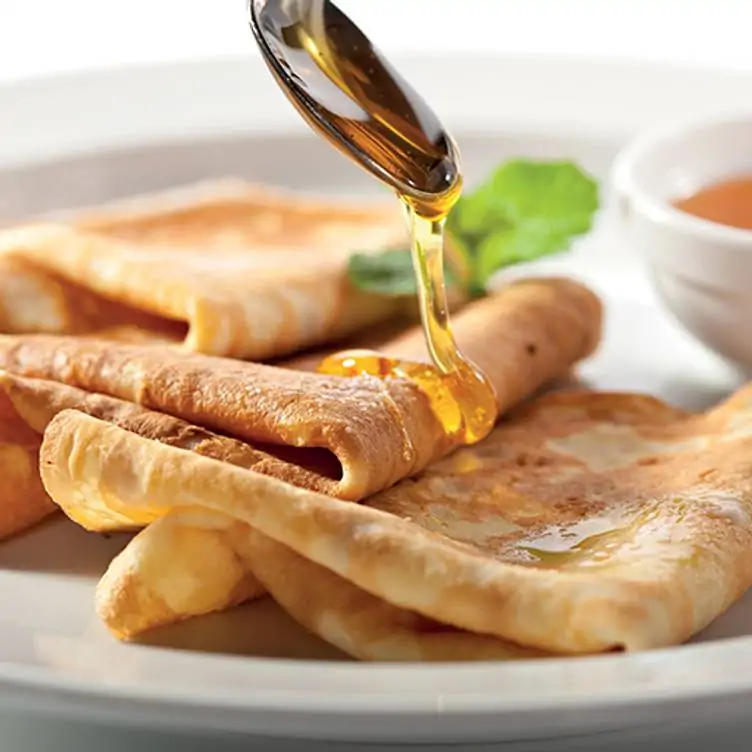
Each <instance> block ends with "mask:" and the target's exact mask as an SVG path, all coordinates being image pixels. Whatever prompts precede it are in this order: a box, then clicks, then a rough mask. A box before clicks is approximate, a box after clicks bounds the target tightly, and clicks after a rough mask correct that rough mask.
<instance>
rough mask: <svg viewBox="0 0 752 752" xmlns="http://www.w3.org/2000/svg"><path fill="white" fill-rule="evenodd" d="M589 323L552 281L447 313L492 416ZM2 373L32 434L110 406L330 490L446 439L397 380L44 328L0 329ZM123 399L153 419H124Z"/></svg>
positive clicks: (590, 308) (355, 487) (587, 336)
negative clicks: (10, 332)
mask: <svg viewBox="0 0 752 752" xmlns="http://www.w3.org/2000/svg"><path fill="white" fill-rule="evenodd" d="M600 327H601V321H600V303H599V301H598V298H597V297H596V296H595V295H594V294H593V293H592V292H591V291H590V290H588V289H587V288H585V287H583V286H581V285H579V284H577V283H575V282H571V281H568V280H563V279H552V280H536V281H530V282H525V283H519V284H516V285H513V286H510V287H509V288H507V289H505V290H504V291H502V292H500V293H499V294H497V295H494V296H492V297H489V298H487V299H484V300H482V301H479V302H478V303H476V304H473V305H471V306H468V307H467V308H466V309H465V310H463V311H462V312H461V313H460V314H458V315H457V316H456V317H455V328H456V334H457V338H458V341H459V342H460V344H461V345H462V346H463V348H465V349H466V350H467V351H468V352H469V353H472V354H474V355H475V356H476V360H477V362H478V364H479V365H480V366H481V367H482V368H484V369H485V370H486V372H487V373H488V374H489V376H490V378H491V380H492V381H493V382H494V385H495V387H496V389H497V392H498V395H499V404H498V408H499V411H500V412H503V411H505V410H507V409H508V408H509V407H510V406H511V405H513V404H515V403H516V402H518V401H519V400H521V399H523V398H524V397H526V396H528V395H530V394H532V393H533V392H534V391H535V390H536V389H538V388H540V387H541V386H543V385H544V384H546V383H548V382H550V381H551V380H553V379H556V378H557V377H560V376H563V375H565V374H566V373H567V372H568V371H569V370H570V369H571V368H572V366H573V365H574V364H575V363H577V362H578V361H579V360H581V359H582V358H584V357H586V356H587V355H589V354H590V353H591V352H592V350H593V348H594V347H596V346H597V343H598V341H599V337H600ZM418 343H420V347H423V345H422V340H421V335H420V333H419V332H418V333H415V334H412V335H410V336H409V337H407V338H406V339H405V340H401V341H400V342H398V343H397V345H396V348H395V349H396V350H398V351H399V352H400V354H402V353H404V352H407V348H408V346H409V347H410V348H412V350H411V352H414V353H415V354H416V355H417V356H419V354H420V353H419V350H420V347H419V346H418ZM531 348H532V350H533V352H531ZM385 350H386V352H387V353H389V352H390V348H389V347H388V346H386V347H385ZM0 369H3V370H4V371H5V373H6V378H5V383H6V390H7V393H8V394H9V395H10V396H11V397H12V399H13V400H14V402H15V405H16V409H17V411H18V412H19V413H20V414H22V415H27V416H29V418H28V420H29V423H30V424H33V425H34V426H35V427H36V428H37V430H40V431H42V430H44V426H45V425H46V422H47V421H48V420H49V418H50V417H51V416H52V415H53V414H54V413H55V412H57V411H58V409H59V408H60V407H62V406H63V405H65V406H67V407H77V408H78V409H81V410H84V411H86V412H89V413H91V414H92V415H95V416H96V417H101V418H104V419H110V418H108V414H106V413H107V412H108V411H109V415H110V416H112V417H113V418H114V419H115V422H117V421H118V419H120V418H121V417H122V416H124V415H126V416H128V420H129V421H130V422H129V423H128V424H127V425H124V427H125V428H127V429H128V430H135V431H136V432H137V433H141V434H142V435H145V436H147V437H148V438H158V437H159V436H161V438H162V439H163V440H166V441H167V443H171V442H172V443H174V442H175V441H177V442H178V445H181V446H183V448H192V447H193V446H198V445H202V446H209V445H211V446H212V447H215V450H212V451H214V452H215V455H217V456H218V458H220V459H223V458H225V456H233V455H237V457H236V458H235V459H234V460H231V461H234V462H235V463H236V464H240V465H244V466H246V467H251V466H252V467H253V469H254V470H256V471H259V472H264V473H266V474H269V475H273V476H275V477H278V478H280V479H282V480H285V481H288V482H290V483H292V484H294V485H297V486H300V487H305V488H310V489H312V490H315V491H318V492H320V493H325V494H328V495H331V496H336V497H338V498H342V499H349V500H360V499H363V498H365V497H366V496H368V495H370V494H372V493H375V492H376V491H379V490H381V489H384V488H387V487H388V486H390V485H392V484H394V483H396V482H397V481H398V480H400V479H401V478H404V477H407V476H410V475H413V474H415V473H416V472H419V471H420V470H421V469H423V468H425V467H426V466H427V465H428V464H429V463H430V462H432V461H434V460H435V459H436V458H438V457H440V456H443V455H445V454H446V453H447V452H449V451H450V450H451V449H452V448H453V447H452V444H451V441H452V439H449V438H448V437H447V436H446V435H445V433H444V431H443V430H442V429H441V426H440V425H439V423H438V421H437V420H436V418H435V416H434V414H433V412H432V410H431V407H430V404H429V401H428V399H427V398H426V397H425V395H424V394H423V393H422V392H421V391H420V390H419V389H418V388H417V387H416V386H415V385H414V384H413V383H412V382H410V381H407V380H405V379H401V378H390V379H386V380H381V379H378V378H375V377H371V376H361V377H354V378H340V377H334V376H325V375H322V374H317V373H310V372H299V371H294V370H291V369H286V368H280V367H274V366H267V365H260V364H253V363H245V362H240V361H235V360H230V359H224V358H216V357H210V356H203V355H191V354H184V353H178V352H175V351H171V350H167V349H165V348H162V347H156V346H137V345H128V344H120V343H113V342H105V341H100V340H86V339H83V338H68V337H55V336H47V335H37V336H28V337H12V336H4V337H0ZM13 375H15V376H19V377H24V378H27V379H34V380H35V383H34V388H33V389H32V388H31V385H29V384H28V383H27V384H26V386H25V387H24V388H22V386H23V385H21V384H20V383H19V382H18V380H16V381H15V382H13V380H12V379H10V376H13ZM58 384H60V385H64V386H66V387H70V388H73V389H74V390H78V391H77V392H72V391H70V389H69V390H67V391H61V390H60V389H57V387H55V386H53V385H58ZM82 393H93V394H97V395H99V396H98V397H86V398H85V399H84V398H81V394H82ZM61 395H63V396H61ZM105 397H108V398H115V399H116V400H120V401H121V402H123V403H130V405H131V407H127V406H123V405H120V404H116V403H112V401H111V400H110V401H107V400H106V399H105ZM77 400H78V404H77V402H76V401H77ZM133 405H138V406H140V407H141V408H146V409H147V410H149V411H151V412H152V417H147V418H145V417H143V416H142V415H141V413H138V414H137V415H136V416H135V417H134V413H133V408H132V406H133ZM41 406H45V407H44V410H43V409H42V407H41ZM45 411H46V412H45ZM35 413H36V414H35ZM41 413H45V414H44V416H43V415H41ZM32 414H35V415H33V417H32ZM156 414H159V415H161V416H162V417H159V418H157V417H154V416H156ZM165 416H169V417H170V418H171V419H177V420H178V422H175V420H172V421H170V420H169V419H168V418H167V417H165ZM134 421H141V424H139V425H140V427H137V428H134V425H135V423H134ZM180 421H183V423H180ZM186 424H189V425H190V426H193V428H190V429H189V428H187V427H186ZM191 431H193V432H194V433H191ZM186 432H187V433H186ZM157 434H159V436H157ZM176 436H177V437H179V438H174V437H176ZM171 437H172V438H171ZM202 442H203V443H202ZM220 446H221V447H222V448H221V450H220V449H216V447H220ZM207 451H208V450H207ZM219 455H222V456H219ZM238 457H242V459H238Z"/></svg>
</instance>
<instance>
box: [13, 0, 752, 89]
mask: <svg viewBox="0 0 752 752" xmlns="http://www.w3.org/2000/svg"><path fill="white" fill-rule="evenodd" d="M340 5H341V7H342V8H343V9H345V10H346V11H347V12H348V13H350V15H352V16H353V18H354V19H355V20H357V21H358V22H360V23H361V24H362V25H363V27H364V28H365V29H367V30H368V32H369V34H371V35H372V37H373V38H374V39H376V40H377V41H378V43H379V46H380V47H382V49H384V51H389V50H395V51H396V50H398V51H406V50H415V51H431V52H436V51H437V50H445V51H446V52H447V54H451V53H453V52H457V51H476V52H488V51H495V52H501V53H505V52H506V53H509V52H524V53H547V54H548V53H565V54H572V55H607V56H611V57H627V58H640V59H649V60H664V61H665V60H670V61H675V62H678V63H691V64H704V65H714V66H724V67H734V68H746V69H752V44H750V33H751V31H752V0H341V2H340ZM243 53H248V54H255V50H254V49H253V45H252V41H251V37H250V32H249V31H248V29H247V27H246V24H245V0H0V78H6V79H7V78H23V77H28V76H37V75H46V74H49V73H52V72H58V71H70V70H76V69H81V68H88V67H94V66H97V67H99V66H112V65H119V64H123V63H133V62H154V61H161V60H166V59H185V58H190V57H195V56H216V55H228V54H243Z"/></svg>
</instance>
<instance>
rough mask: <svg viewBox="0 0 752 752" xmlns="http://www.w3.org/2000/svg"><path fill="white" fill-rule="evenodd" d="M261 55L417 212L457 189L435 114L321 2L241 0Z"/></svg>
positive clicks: (314, 122)
mask: <svg viewBox="0 0 752 752" xmlns="http://www.w3.org/2000/svg"><path fill="white" fill-rule="evenodd" d="M248 3H249V16H250V26H251V29H252V31H253V35H254V37H255V39H256V42H257V44H258V46H259V48H260V50H261V53H262V56H263V59H264V61H265V62H266V64H267V66H268V67H269V69H270V71H271V72H272V74H273V76H274V78H275V79H276V81H277V83H278V84H279V86H280V87H281V88H282V90H283V91H284V93H285V94H286V95H287V97H288V98H289V99H290V101H291V102H292V103H293V105H294V106H295V107H296V109H297V110H298V112H299V113H300V114H301V115H302V116H303V118H304V120H305V121H306V122H307V123H308V124H309V125H310V126H311V127H312V128H313V130H314V131H316V132H318V133H319V135H322V136H324V137H325V138H326V139H327V140H328V141H329V142H330V143H332V144H333V145H334V146H335V147H336V148H338V149H339V150H340V151H341V152H343V153H344V154H346V155H347V156H349V157H350V158H351V159H353V160H354V161H355V162H356V163H357V164H358V165H360V166H361V167H363V168H364V169H365V170H367V171H368V172H370V173H371V174H372V175H373V176H375V177H376V178H377V179H379V180H380V181H381V182H383V183H385V184H386V185H388V186H390V187H391V188H393V189H394V190H396V191H397V193H399V194H400V196H401V197H402V198H403V199H407V200H408V201H410V202H411V203H412V204H413V205H415V206H417V207H424V208H426V213H428V214H429V215H430V214H431V213H433V215H434V216H436V217H438V216H440V215H441V214H442V213H443V212H444V211H445V210H446V208H448V207H449V206H451V204H453V203H454V200H455V199H456V197H457V196H458V195H459V191H460V189H461V183H462V179H461V170H460V160H459V151H458V149H457V147H456V145H455V143H454V140H453V139H452V138H451V136H450V135H449V134H448V133H447V131H446V129H445V128H444V127H443V126H442V124H441V122H440V120H439V118H438V116H437V115H436V114H435V113H434V112H433V110H432V109H431V108H430V107H429V106H428V105H427V104H426V102H425V101H424V100H423V99H422V98H421V97H420V95H419V94H418V93H417V92H416V91H415V90H414V89H413V88H412V87H411V86H410V84H408V83H407V81H405V80H404V79H403V78H402V77H401V76H400V75H399V73H397V71H396V70H395V69H394V68H393V67H392V65H390V63H389V62H388V61H387V60H386V59H385V58H384V56H383V55H382V54H381V53H380V52H379V51H378V50H377V49H376V47H374V46H373V44H372V43H371V42H370V41H369V39H368V38H367V37H366V36H365V35H364V34H363V32H362V31H360V29H359V28H358V27H357V26H356V25H355V24H354V23H353V22H352V21H351V20H350V19H349V18H348V17H347V16H346V15H345V14H344V13H343V12H342V11H341V10H339V8H337V6H336V5H335V4H334V3H332V2H330V0H248Z"/></svg>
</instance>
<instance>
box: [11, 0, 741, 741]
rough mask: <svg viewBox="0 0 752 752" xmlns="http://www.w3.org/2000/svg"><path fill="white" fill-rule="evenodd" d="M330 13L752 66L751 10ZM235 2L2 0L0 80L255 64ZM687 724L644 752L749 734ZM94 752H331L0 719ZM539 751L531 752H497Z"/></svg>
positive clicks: (400, 26)
mask: <svg viewBox="0 0 752 752" xmlns="http://www.w3.org/2000/svg"><path fill="white" fill-rule="evenodd" d="M340 5H341V6H342V7H343V8H345V9H346V10H347V11H348V12H349V13H350V14H351V15H352V16H353V18H355V19H356V20H357V21H358V22H360V23H361V24H362V26H363V27H364V28H365V29H367V30H368V31H369V32H370V34H371V35H372V37H373V38H374V39H376V40H378V43H379V46H380V47H381V48H382V49H384V50H385V51H387V52H388V51H395V52H403V53H404V52H410V51H415V52H424V51H431V52H435V51H436V50H437V49H440V50H444V51H445V52H446V54H447V55H451V54H462V53H466V52H468V51H470V52H478V53H483V52H489V51H492V52H499V53H525V54H530V53H532V54H570V55H581V56H607V57H617V58H632V59H642V60H645V59H648V60H656V61H670V62H675V63H680V64H691V65H704V66H714V67H725V68H735V69H746V70H752V45H750V44H749V33H750V29H751V28H752V0H629V2H622V1H621V0H608V1H606V0H379V2H374V0H342V1H341V2H340ZM243 6H244V0H125V1H123V0H118V2H116V1H115V0H65V2H61V1H60V0H0V84H2V83H3V82H4V81H13V80H23V79H25V78H30V77H38V76H48V75H54V74H57V73H62V72H74V71H76V70H82V69H87V68H92V67H110V66H119V65H124V64H134V63H135V64H138V63H144V62H158V61H169V60H180V59H190V58H195V57H207V56H209V57H212V56H217V55H227V54H239V53H240V54H243V53H248V54H255V50H254V49H253V46H252V43H251V38H250V32H249V31H248V29H247V27H246V25H245V12H244V7H243ZM429 8H430V10H431V16H430V18H426V17H425V16H426V11H427V9H429ZM460 11H461V12H462V14H463V16H462V17H460V16H459V13H460ZM419 23H420V24H422V25H421V26H419ZM698 724H701V725H702V726H703V727H702V728H691V729H687V728H684V729H675V728H674V729H665V730H664V731H663V732H662V735H661V739H660V740H659V739H653V740H651V743H650V745H649V748H651V749H652V748H653V745H655V748H661V747H663V746H669V747H672V748H673V747H676V748H682V749H683V750H684V751H685V752H694V751H695V750H698V751H699V750H706V749H711V745H715V746H717V747H718V748H720V749H724V750H727V751H728V752H731V751H732V750H737V749H739V750H742V749H746V748H748V743H747V741H745V739H746V740H748V739H749V737H750V731H752V726H748V727H743V726H739V725H738V724H736V725H734V724H728V723H725V724H722V723H721V719H719V720H718V723H716V724H713V725H712V726H711V725H707V724H706V723H705V722H704V720H703V719H699V720H698ZM638 741H639V738H630V739H626V738H621V739H616V738H611V739H609V740H608V742H606V740H605V739H603V738H601V739H600V740H596V741H594V742H587V743H583V742H581V741H574V740H572V741H566V740H563V741H561V742H560V743H559V744H558V745H557V746H556V748H557V749H561V750H583V751H586V750H590V749H592V750H596V749H608V750H611V751H612V752H620V751H621V750H627V749H633V748H634V745H635V744H636V743H637V742H638ZM643 741H646V740H645V739H643ZM104 744H107V746H108V747H109V748H110V749H111V750H113V752H121V751H123V752H124V751H125V750H132V749H134V748H136V747H140V748H141V749H143V750H145V751H147V750H164V751H166V752H169V751H170V750H176V751H177V750H180V751H181V752H194V751H195V752H198V750H203V749H212V750H214V751H215V752H230V751H231V750H239V749H243V750H253V749H270V750H285V752H288V751H290V752H291V751H292V750H297V749H307V750H313V751H314V752H315V750H317V749H321V750H324V749H335V750H336V749H341V748H342V747H340V746H339V745H328V744H322V745H316V744H301V743H295V742H271V743H270V742H268V741H263V742H258V743H253V742H248V741H247V740H243V741H239V740H233V739H227V740H225V741H220V742H216V741H211V742H209V741H208V740H206V739H199V738H196V737H193V738H182V737H177V736H174V735H166V734H162V733H150V732H145V731H135V730H132V731H125V730H120V731H113V730H109V729H106V730H105V729H101V728H96V727H92V726H87V725H83V724H78V723H71V722H60V721H53V720H40V719H38V718H25V717H19V716H13V717H11V716H8V715H7V714H2V713H0V749H2V750H3V752H31V751H32V750H33V752H46V750H53V749H54V750H55V752H73V750H75V751H76V752H89V750H98V749H100V748H103V745H104ZM359 748H361V749H368V748H367V747H362V746H360V747H359ZM460 748H461V747H455V749H460ZM543 748H544V747H543V746H541V745H540V744H535V743H529V744H524V745H515V746H513V747H506V746H505V747H504V749H516V750H538V749H543ZM545 748H546V749H549V748H551V747H550V745H546V746H545ZM373 749H375V747H374V748H373ZM474 749H489V747H486V746H483V747H474Z"/></svg>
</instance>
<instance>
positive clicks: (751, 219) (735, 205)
mask: <svg viewBox="0 0 752 752" xmlns="http://www.w3.org/2000/svg"><path fill="white" fill-rule="evenodd" d="M673 203H674V206H675V207H676V208H677V209H680V210H681V211H683V212H685V213H687V214H691V215H693V216H695V217H698V218H699V219H705V220H707V221H709V222H715V223H716V224H719V225H726V226H727V227H735V228H738V229H741V230H752V175H750V176H738V177H734V178H730V179H728V180H722V181H718V182H715V183H711V184H710V185H707V186H705V187H703V188H700V190H698V191H696V192H695V193H692V194H690V195H689V196H685V197H683V198H681V199H678V200H676V201H674V202H673Z"/></svg>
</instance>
